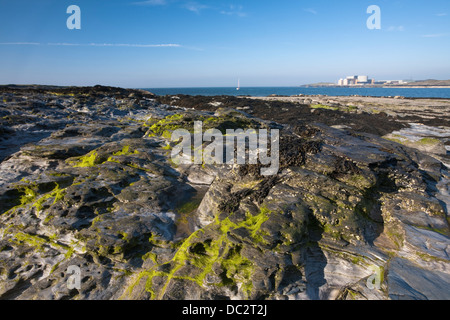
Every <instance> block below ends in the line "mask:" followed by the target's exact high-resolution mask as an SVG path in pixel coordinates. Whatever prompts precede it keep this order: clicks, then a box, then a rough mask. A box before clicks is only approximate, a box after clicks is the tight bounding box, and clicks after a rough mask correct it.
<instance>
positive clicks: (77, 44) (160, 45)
mask: <svg viewBox="0 0 450 320" xmlns="http://www.w3.org/2000/svg"><path fill="white" fill-rule="evenodd" d="M0 45H29V46H40V45H42V46H45V45H47V46H58V47H130V48H166V47H173V48H180V47H183V46H182V45H181V44H176V43H163V44H134V43H67V42H57V43H38V42H3V43H0Z"/></svg>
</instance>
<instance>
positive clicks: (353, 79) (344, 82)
mask: <svg viewBox="0 0 450 320" xmlns="http://www.w3.org/2000/svg"><path fill="white" fill-rule="evenodd" d="M374 83H375V80H374V79H369V77H368V76H349V77H346V78H345V79H339V81H338V85H340V86H355V85H366V84H374Z"/></svg>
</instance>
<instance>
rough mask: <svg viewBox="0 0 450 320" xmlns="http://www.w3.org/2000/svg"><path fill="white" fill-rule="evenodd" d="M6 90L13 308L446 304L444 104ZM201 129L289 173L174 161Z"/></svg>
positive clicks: (0, 211) (2, 284)
mask: <svg viewBox="0 0 450 320" xmlns="http://www.w3.org/2000/svg"><path fill="white" fill-rule="evenodd" d="M0 89H1V90H0V151H1V154H0V248H1V249H0V261H1V262H2V263H1V265H0V271H1V272H0V273H1V274H3V275H4V276H3V277H0V299H2V300H13V299H22V300H53V299H56V300H57V299H73V300H107V299H111V300H116V299H125V300H148V299H155V300H159V299H165V300H215V299H238V300H244V299H250V300H263V299H269V300H303V299H305V300H306V299H330V300H331V299H342V300H345V299H369V300H374V299H375V300H378V299H380V300H388V299H398V298H402V299H405V298H408V299H450V293H449V290H448V288H449V286H450V280H449V279H450V276H449V275H450V261H449V259H448V248H449V246H450V238H449V236H450V228H449V221H448V208H450V201H449V199H450V193H449V189H450V188H449V187H450V186H449V180H450V176H449V174H448V168H446V167H445V166H444V165H443V163H444V161H445V157H447V155H446V154H443V153H447V152H446V151H445V148H444V141H448V138H449V135H448V134H449V132H448V131H447V129H448V127H449V126H448V121H449V119H448V117H446V115H447V112H448V105H447V104H444V103H442V105H434V106H432V107H430V106H428V108H427V109H426V110H425V109H424V107H425V106H427V105H428V104H429V103H428V102H426V101H423V104H419V105H415V108H414V109H412V108H411V105H404V104H403V103H411V104H412V103H413V102H411V101H405V100H403V99H394V100H395V101H392V104H389V103H386V101H385V100H379V99H374V100H373V101H372V102H371V103H372V104H373V105H369V100H364V101H361V102H360V103H359V102H358V103H356V101H353V100H352V101H348V100H344V99H345V98H337V99H336V100H334V97H333V100H330V99H331V98H330V97H294V98H278V97H267V98H243V97H239V98H238V97H231V96H216V97H201V96H183V95H173V96H156V95H154V94H151V93H149V92H145V91H142V90H128V89H121V88H111V87H102V86H96V87H84V88H77V87H70V88H68V87H66V88H55V87H53V88H32V89H13V90H12V89H10V90H9V89H5V88H0ZM276 99H281V100H276ZM283 99H294V100H291V101H284V100H283ZM300 99H302V100H300ZM352 99H353V98H352ZM389 101H390V100H389ZM414 101H417V100H414ZM394 102H396V104H395V103H394ZM434 102H435V103H437V101H434ZM399 105H400V106H402V109H401V111H399V110H397V109H396V108H398V107H399ZM374 108H384V109H383V110H384V111H380V110H379V109H374ZM431 112H432V113H431ZM196 122H202V124H203V129H205V130H208V129H216V130H219V131H220V132H221V133H222V135H221V137H222V138H223V134H226V133H227V132H226V131H227V129H237V130H239V129H242V130H245V131H247V130H251V131H253V130H254V129H262V130H265V131H266V132H269V131H270V132H271V134H272V131H273V130H275V132H279V136H278V135H277V134H275V136H278V137H279V139H278V140H277V141H278V144H279V148H276V147H275V148H272V149H271V151H270V153H271V156H272V152H274V153H273V155H277V157H276V158H278V159H279V167H278V169H279V170H278V171H277V172H274V173H273V175H270V176H262V175H261V174H260V172H261V171H260V169H261V168H263V167H264V166H267V164H263V163H256V164H253V163H252V164H250V163H247V164H241V165H238V164H234V163H227V164H220V163H206V162H205V161H203V162H202V163H198V164H197V163H194V164H192V163H183V164H182V163H179V162H177V161H175V160H174V157H173V152H174V150H177V148H178V147H179V146H180V145H179V144H178V143H180V141H173V139H172V137H173V136H172V133H173V132H174V131H175V130H178V129H184V131H187V132H194V131H195V125H194V124H195V123H196ZM247 132H248V131H247ZM396 132H398V133H396ZM392 134H395V136H389V135H392ZM423 135H425V136H423ZM431 136H433V138H431ZM214 139H215V140H214V143H216V142H218V141H216V140H217V135H216V136H215V137H214ZM227 139H228V137H227ZM406 140H407V141H406ZM183 142H184V141H183ZM203 142H204V143H203V144H202V147H203V148H201V149H202V150H206V149H207V148H209V147H210V144H209V143H211V140H209V141H203ZM272 143H273V142H271V147H273V144H272ZM409 143H413V144H415V145H412V146H411V147H410V146H409V145H408V144H409ZM222 146H223V145H222ZM219 148H220V146H219ZM186 150H187V151H185V149H183V151H182V152H183V153H184V152H186V154H184V155H185V156H187V157H192V156H193V152H191V151H195V152H196V153H197V152H198V149H195V148H194V149H193V150H192V148H187V149H186ZM275 150H277V151H275ZM219 151H220V150H219ZM236 151H237V149H236ZM214 152H216V151H214ZM258 152H259V151H258ZM175 153H176V152H175ZM248 153H249V154H250V150H248ZM439 159H443V160H442V161H440V160H439ZM71 270H78V271H77V272H75V273H73V271H71ZM77 276H79V279H78V280H79V281H78V284H79V285H77V287H76V288H75V287H74V286H72V285H74V283H75V284H77V282H76V281H72V280H73V279H74V278H76V277H77ZM369 279H373V281H372V282H370V281H368V280H369ZM69 281H70V282H69ZM69 285H70V286H69Z"/></svg>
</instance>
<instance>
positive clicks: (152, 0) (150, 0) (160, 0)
mask: <svg viewBox="0 0 450 320" xmlns="http://www.w3.org/2000/svg"><path fill="white" fill-rule="evenodd" d="M132 4H133V5H136V6H164V5H166V4H167V1H166V0H147V1H138V2H133V3H132Z"/></svg>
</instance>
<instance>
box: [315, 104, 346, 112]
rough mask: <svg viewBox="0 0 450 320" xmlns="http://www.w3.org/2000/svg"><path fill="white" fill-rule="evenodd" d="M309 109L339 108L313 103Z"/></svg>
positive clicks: (334, 109) (335, 109) (336, 109)
mask: <svg viewBox="0 0 450 320" xmlns="http://www.w3.org/2000/svg"><path fill="white" fill-rule="evenodd" d="M311 109H325V110H333V111H338V110H339V108H338V107H330V106H327V105H324V104H313V105H311Z"/></svg>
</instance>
